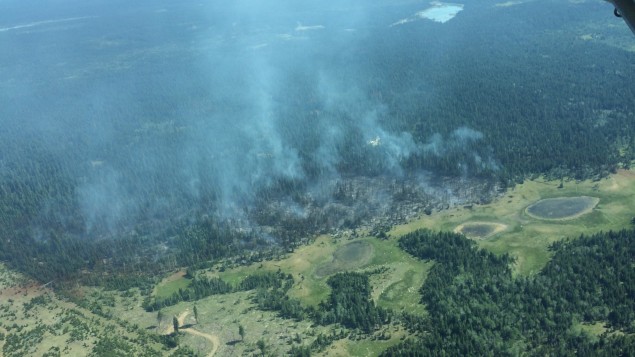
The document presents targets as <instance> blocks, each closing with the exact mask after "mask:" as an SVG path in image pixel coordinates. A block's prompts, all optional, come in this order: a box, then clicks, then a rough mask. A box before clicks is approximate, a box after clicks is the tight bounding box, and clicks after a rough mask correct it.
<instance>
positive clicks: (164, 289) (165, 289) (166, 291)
mask: <svg viewBox="0 0 635 357" xmlns="http://www.w3.org/2000/svg"><path fill="white" fill-rule="evenodd" d="M191 283H192V280H190V279H187V278H184V277H181V278H178V279H176V280H172V281H168V282H165V283H161V284H159V285H157V287H156V290H155V296H156V297H159V298H166V297H170V296H172V294H174V293H176V292H178V291H179V289H183V290H185V289H187V288H188V287H189V286H190V284H191Z"/></svg>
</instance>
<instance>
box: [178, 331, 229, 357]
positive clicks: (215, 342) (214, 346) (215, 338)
mask: <svg viewBox="0 0 635 357" xmlns="http://www.w3.org/2000/svg"><path fill="white" fill-rule="evenodd" d="M181 331H183V332H186V333H189V334H190V335H195V336H200V337H203V338H205V339H207V340H208V341H210V342H211V343H212V350H211V351H210V352H209V353H208V354H207V357H212V356H214V355H215V354H216V351H218V347H219V346H220V339H219V338H218V336H216V335H210V334H208V333H203V332H201V331H198V330H195V329H193V328H184V329H181Z"/></svg>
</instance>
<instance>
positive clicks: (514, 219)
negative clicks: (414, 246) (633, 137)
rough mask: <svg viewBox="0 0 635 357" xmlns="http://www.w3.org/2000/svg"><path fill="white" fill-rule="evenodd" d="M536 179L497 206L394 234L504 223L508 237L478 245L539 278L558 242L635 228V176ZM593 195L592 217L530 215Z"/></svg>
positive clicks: (441, 215) (443, 215) (423, 221)
mask: <svg viewBox="0 0 635 357" xmlns="http://www.w3.org/2000/svg"><path fill="white" fill-rule="evenodd" d="M559 184H560V181H544V180H541V179H537V180H534V181H525V183H523V184H521V185H517V186H516V187H514V188H513V189H511V190H509V191H507V192H506V194H505V195H504V196H502V197H500V198H499V199H497V200H495V201H494V202H492V203H490V204H487V205H475V206H473V207H472V208H463V207H456V208H452V209H449V210H447V211H442V212H438V213H433V214H432V215H431V216H424V217H421V218H420V219H417V220H415V221H412V222H409V223H408V224H405V225H400V226H396V227H394V228H393V229H392V230H391V231H390V232H389V233H390V235H391V236H393V237H398V236H401V235H403V234H405V233H408V232H411V231H413V230H415V229H418V228H429V229H433V230H446V231H452V230H454V229H456V227H459V226H461V225H462V224H465V223H468V222H496V223H498V224H504V225H506V226H507V229H506V230H505V231H504V232H501V233H499V234H496V235H493V236H490V237H488V238H485V239H481V240H478V244H479V246H481V247H483V248H486V249H488V250H490V251H492V252H494V253H499V254H502V253H509V254H511V255H512V256H514V257H516V259H517V261H516V264H515V267H514V271H515V273H516V274H524V275H527V274H534V273H537V272H538V271H539V270H540V269H541V268H542V267H543V266H544V265H545V264H546V263H547V261H548V260H549V259H550V257H551V253H550V252H549V250H548V246H549V245H550V244H551V243H552V242H555V241H558V240H561V239H564V238H567V237H574V238H575V237H578V236H580V235H581V234H592V233H596V232H600V231H608V230H619V229H623V228H628V227H630V226H632V225H631V222H630V220H631V218H632V217H633V214H634V212H635V173H633V172H631V171H627V170H619V171H618V172H617V173H616V174H614V175H611V176H610V177H608V178H606V179H603V180H601V181H598V182H592V181H583V182H575V181H565V182H564V187H563V188H558V186H559ZM579 196H588V197H595V198H597V199H599V203H597V206H595V208H594V209H593V210H592V211H591V212H589V213H588V214H585V215H582V216H579V217H576V218H572V219H570V220H566V221H562V220H553V221H552V220H540V219H536V218H534V217H532V216H530V215H528V214H527V212H526V209H527V207H529V206H530V205H532V204H534V203H536V202H538V201H540V200H543V199H548V198H557V197H579Z"/></svg>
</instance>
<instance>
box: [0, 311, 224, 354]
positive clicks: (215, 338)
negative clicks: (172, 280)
mask: <svg viewBox="0 0 635 357" xmlns="http://www.w3.org/2000/svg"><path fill="white" fill-rule="evenodd" d="M189 314H190V310H185V311H183V312H182V313H180V314H179V316H177V317H176V319H177V320H178V321H179V332H185V333H189V334H190V335H195V336H199V337H203V338H205V339H206V340H208V341H210V342H211V343H212V350H211V351H210V352H209V353H208V354H207V357H212V356H214V355H215V354H216V352H217V351H218V347H219V346H220V339H219V338H218V336H216V335H212V334H209V333H204V332H201V331H198V330H195V329H193V328H191V327H187V328H180V326H185V319H186V318H187V315H189ZM173 332H174V326H173V325H172V324H169V325H168V326H167V327H166V328H165V329H164V330H163V332H162V333H163V334H164V335H169V334H171V333H173ZM0 357H1V356H0Z"/></svg>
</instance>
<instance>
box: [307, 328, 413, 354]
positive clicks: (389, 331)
mask: <svg viewBox="0 0 635 357" xmlns="http://www.w3.org/2000/svg"><path fill="white" fill-rule="evenodd" d="M381 334H384V337H386V338H387V339H380V338H375V339H373V338H371V339H361V340H355V339H350V338H345V339H342V340H339V341H335V342H334V343H333V344H332V345H331V346H329V348H327V349H326V350H325V351H323V352H322V353H318V354H316V355H317V356H325V357H326V356H329V357H333V356H341V357H347V356H360V357H372V356H379V354H380V353H381V352H382V351H384V350H386V349H387V348H388V347H391V346H394V345H396V344H397V343H399V342H400V341H401V338H402V337H404V336H406V335H408V332H407V331H404V330H403V329H401V328H399V327H397V326H391V327H388V328H386V329H384V330H382V331H380V332H376V333H375V337H377V336H380V335H381Z"/></svg>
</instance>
